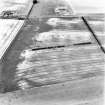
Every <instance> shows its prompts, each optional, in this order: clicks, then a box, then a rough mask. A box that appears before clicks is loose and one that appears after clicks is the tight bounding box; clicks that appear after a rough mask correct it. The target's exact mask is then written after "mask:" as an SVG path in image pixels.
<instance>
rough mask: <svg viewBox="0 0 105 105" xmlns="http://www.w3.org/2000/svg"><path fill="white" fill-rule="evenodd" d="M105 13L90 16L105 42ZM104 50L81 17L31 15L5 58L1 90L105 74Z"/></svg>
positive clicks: (95, 29) (97, 32) (0, 66)
mask: <svg viewBox="0 0 105 105" xmlns="http://www.w3.org/2000/svg"><path fill="white" fill-rule="evenodd" d="M103 18H104V16H103V15H100V16H98V15H95V16H94V15H93V16H86V19H87V20H88V22H89V24H90V26H92V28H93V30H94V31H95V32H96V35H97V36H98V37H99V38H101V39H100V41H101V42H102V44H104V35H103V34H104V29H103V25H104V19H103ZM102 37H103V38H102ZM104 63H105V62H104V53H103V52H102V51H101V49H100V47H99V45H98V44H97V42H96V40H95V39H94V37H93V36H92V35H91V33H90V31H89V30H88V29H87V27H86V26H85V24H84V22H83V21H82V19H81V18H78V17H56V16H55V17H46V18H39V19H38V18H35V19H34V18H31V19H29V20H27V21H26V24H25V26H24V28H22V30H21V32H20V33H19V34H18V36H17V38H16V40H15V41H14V43H13V44H12V46H11V48H9V50H8V52H7V53H6V54H5V56H4V59H3V60H2V61H1V64H0V69H1V71H2V72H1V74H2V76H1V85H0V86H1V87H0V88H1V91H2V92H8V91H14V90H18V89H27V88H33V87H40V86H45V85H52V84H57V83H63V82H65V81H73V80H80V79H86V78H91V77H96V78H97V77H99V76H104Z"/></svg>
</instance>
